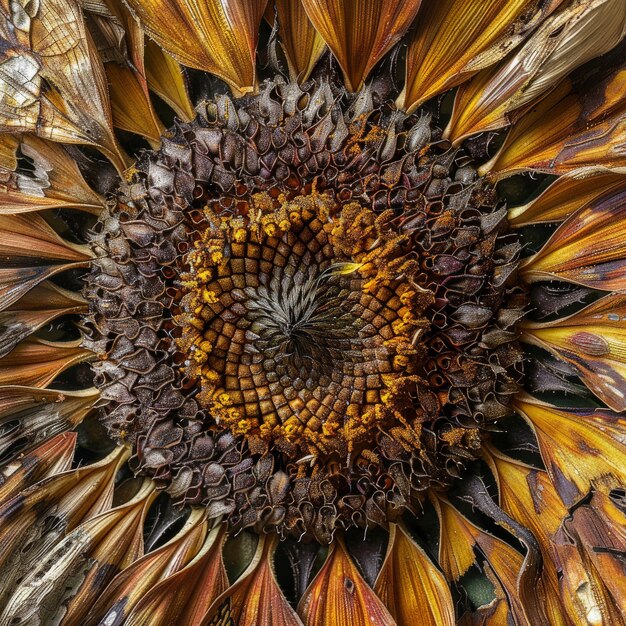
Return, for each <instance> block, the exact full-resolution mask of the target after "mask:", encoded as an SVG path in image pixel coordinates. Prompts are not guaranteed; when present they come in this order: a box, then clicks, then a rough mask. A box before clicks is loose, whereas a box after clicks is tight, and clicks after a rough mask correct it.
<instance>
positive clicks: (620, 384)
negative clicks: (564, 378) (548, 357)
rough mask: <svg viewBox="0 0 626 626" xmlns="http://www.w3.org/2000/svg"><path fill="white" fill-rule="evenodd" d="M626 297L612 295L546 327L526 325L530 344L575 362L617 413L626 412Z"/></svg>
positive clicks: (525, 329)
mask: <svg viewBox="0 0 626 626" xmlns="http://www.w3.org/2000/svg"><path fill="white" fill-rule="evenodd" d="M625 319H626V296H621V295H610V296H606V297H604V298H601V299H600V300H598V301H596V302H594V303H593V304H591V305H589V306H587V307H585V308H584V309H582V310H581V311H579V312H578V313H575V314H574V315H570V316H569V317H566V318H562V319H559V320H557V321H554V322H547V323H544V324H538V323H531V322H525V323H524V324H523V329H524V337H525V338H526V340H527V341H529V342H531V343H534V344H537V345H539V346H541V347H542V348H547V349H548V350H550V352H552V353H553V354H555V355H556V356H557V357H559V358H561V359H563V360H564V361H567V362H568V363H571V364H572V365H573V366H574V367H575V368H576V369H577V370H578V371H579V373H580V377H581V379H582V381H583V382H584V383H585V385H587V387H589V389H590V390H591V391H592V392H593V393H594V394H596V395H597V396H598V398H600V400H602V401H603V402H604V403H605V404H607V405H608V406H609V407H610V408H612V409H613V410H614V411H626V325H625V324H624V320H625Z"/></svg>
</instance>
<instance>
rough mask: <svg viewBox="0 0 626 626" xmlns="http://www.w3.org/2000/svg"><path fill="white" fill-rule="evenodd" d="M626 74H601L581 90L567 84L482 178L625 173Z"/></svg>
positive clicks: (519, 129) (523, 124)
mask: <svg viewBox="0 0 626 626" xmlns="http://www.w3.org/2000/svg"><path fill="white" fill-rule="evenodd" d="M625 89H626V69H624V65H623V64H622V66H621V67H620V68H618V69H617V70H616V71H614V72H613V73H612V74H611V75H610V76H609V77H608V78H606V79H604V80H602V81H600V82H599V81H598V79H597V77H596V76H595V75H592V77H591V78H590V79H588V80H587V81H586V82H583V83H582V84H581V85H575V86H573V85H572V83H571V82H570V81H569V80H566V81H563V83H561V85H559V87H558V88H557V89H555V91H554V92H553V93H552V94H550V95H549V96H548V97H547V98H546V99H545V100H544V101H542V102H540V103H539V104H538V105H537V106H536V107H534V108H533V109H532V110H531V111H530V112H528V113H527V114H526V115H525V116H524V117H523V118H522V119H521V120H520V121H519V122H518V123H517V124H515V125H514V126H513V128H512V129H511V132H510V133H509V134H508V136H507V138H506V140H505V143H504V145H503V146H502V148H501V149H500V151H499V152H498V154H496V156H495V157H494V158H493V159H492V161H490V162H489V163H487V164H485V165H483V166H482V167H481V168H480V173H481V174H485V173H487V172H491V174H492V176H493V177H496V178H504V177H506V176H510V175H512V174H515V173H516V172H520V171H527V170H533V171H537V172H546V173H548V174H565V173H568V172H572V171H576V170H578V169H580V168H587V169H591V170H594V169H607V168H608V169H613V170H620V171H621V172H622V173H624V172H625V171H626V170H625V169H624V168H626V156H625V154H624V150H623V145H624V142H625V141H626V121H625V120H626V117H625V114H626V98H624V90H625Z"/></svg>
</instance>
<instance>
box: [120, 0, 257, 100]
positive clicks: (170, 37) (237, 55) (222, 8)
mask: <svg viewBox="0 0 626 626" xmlns="http://www.w3.org/2000/svg"><path fill="white" fill-rule="evenodd" d="M128 4H129V5H130V7H131V9H132V10H133V11H134V12H135V14H136V15H137V17H138V18H139V20H140V21H141V22H142V24H143V25H144V27H145V29H146V31H147V33H148V35H149V36H150V37H152V38H153V39H154V40H155V41H156V42H157V43H158V44H159V45H160V46H162V47H163V48H164V49H165V50H166V51H167V52H169V53H170V54H171V55H172V56H173V57H174V58H176V59H177V60H178V61H180V62H181V63H182V64H183V65H187V66H189V67H194V68H196V69H199V70H204V71H207V72H211V73H212V74H215V75H216V76H218V77H219V78H221V79H222V80H224V81H226V82H227V83H228V84H229V85H230V86H231V87H232V88H233V89H234V90H235V91H236V92H241V93H246V92H248V91H251V90H252V89H253V88H254V85H255V67H254V66H255V54H256V45H257V40H258V31H259V25H260V23H261V19H262V18H263V11H264V10H265V5H266V4H267V0H205V1H204V2H198V1H197V0H172V1H171V2H167V3H163V2H160V1H158V0H129V2H128Z"/></svg>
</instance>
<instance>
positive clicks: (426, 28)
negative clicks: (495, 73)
mask: <svg viewBox="0 0 626 626" xmlns="http://www.w3.org/2000/svg"><path fill="white" fill-rule="evenodd" d="M561 2H562V0H556V1H550V2H528V0H483V1H481V2H469V3H468V2H464V1H463V0H438V1H437V2H429V3H425V5H424V6H423V7H422V10H421V11H420V13H419V15H418V18H417V21H416V27H415V28H414V29H413V30H412V32H411V34H410V39H409V45H408V50H407V60H406V83H405V87H404V89H403V91H402V93H401V94H400V97H399V99H398V106H400V107H401V108H404V109H407V110H408V111H409V112H411V111H413V110H414V109H415V108H417V107H418V106H419V105H420V104H422V103H423V102H425V101H426V100H428V99H429V98H432V97H433V96H436V95H437V94H440V93H443V92H444V91H447V90H448V89H452V87H456V86H457V85H460V84H461V83H462V82H464V81H466V80H468V79H469V78H470V77H471V76H473V75H474V74H475V73H476V72H478V71H479V70H482V69H484V68H486V67H489V66H490V65H493V64H494V63H497V62H498V61H499V60H500V59H502V58H503V57H504V56H505V55H506V54H508V53H509V52H510V51H511V50H513V49H514V48H515V47H516V46H517V45H518V44H519V42H521V41H522V40H523V39H524V38H525V36H526V35H527V34H528V33H529V32H530V31H531V30H532V29H533V28H536V26H537V25H538V24H539V23H541V21H542V20H543V19H545V17H546V16H547V15H548V14H549V13H551V12H552V11H553V10H554V9H555V8H556V7H557V6H558V5H559V4H561Z"/></svg>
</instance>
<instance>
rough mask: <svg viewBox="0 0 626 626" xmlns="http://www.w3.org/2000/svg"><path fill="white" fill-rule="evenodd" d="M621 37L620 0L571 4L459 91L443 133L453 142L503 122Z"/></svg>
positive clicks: (624, 17)
mask: <svg viewBox="0 0 626 626" xmlns="http://www.w3.org/2000/svg"><path fill="white" fill-rule="evenodd" d="M625 35H626V5H625V4H624V3H623V2H622V0H598V1H597V2H593V3H589V2H574V3H573V4H571V5H569V6H566V7H565V8H563V9H562V10H561V11H559V12H557V13H554V14H553V15H552V16H550V17H549V18H548V19H547V20H546V21H545V23H544V24H543V25H542V26H541V27H539V29H538V30H537V31H536V32H535V33H534V34H533V35H532V37H530V39H528V41H527V42H526V43H525V44H524V46H523V47H522V48H521V49H520V50H519V51H518V52H516V53H515V54H513V55H512V56H511V57H510V59H508V60H505V61H503V62H502V63H501V64H499V65H498V66H496V67H495V68H493V69H488V70H485V71H483V72H481V73H479V74H478V75H477V76H476V77H474V78H473V79H472V80H471V81H470V82H469V83H467V84H465V85H463V86H462V87H461V88H460V89H459V93H458V94H457V96H456V100H455V103H454V111H453V113H452V119H451V120H450V123H449V125H448V128H447V129H446V132H445V133H444V137H445V138H447V139H450V140H451V141H453V142H454V143H455V144H458V143H459V142H461V141H462V140H463V139H464V138H466V137H468V136H469V135H473V134H475V133H479V132H482V131H486V130H492V129H496V128H500V127H502V126H506V125H508V124H509V123H510V122H511V121H512V120H511V115H512V114H513V113H514V112H515V111H518V110H519V109H521V108H522V107H525V106H526V105H528V104H530V103H532V102H533V101H535V100H536V99H538V98H539V97H541V96H543V95H545V93H546V92H547V91H549V90H551V89H552V88H553V87H554V86H555V85H557V84H558V83H559V81H560V80H561V79H562V78H564V77H565V76H566V75H567V74H569V72H571V71H572V70H573V69H574V68H576V67H579V66H580V65H582V64H583V63H585V62H586V61H589V60H590V59H593V58H595V57H598V56H600V55H602V54H604V53H605V52H608V51H609V50H611V49H612V48H614V47H615V46H616V45H617V44H618V43H619V42H620V41H621V40H622V38H623V37H624V36H625Z"/></svg>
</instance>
